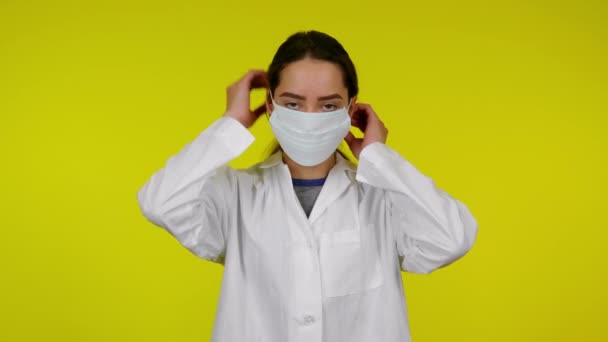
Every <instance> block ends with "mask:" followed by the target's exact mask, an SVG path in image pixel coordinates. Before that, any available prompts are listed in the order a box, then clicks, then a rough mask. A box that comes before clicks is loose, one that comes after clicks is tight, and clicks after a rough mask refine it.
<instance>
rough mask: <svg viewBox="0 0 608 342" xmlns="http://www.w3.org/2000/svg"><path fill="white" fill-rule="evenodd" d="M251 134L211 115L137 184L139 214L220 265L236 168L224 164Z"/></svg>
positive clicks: (244, 145)
mask: <svg viewBox="0 0 608 342" xmlns="http://www.w3.org/2000/svg"><path fill="white" fill-rule="evenodd" d="M254 139H255V138H254V136H253V135H252V134H251V132H249V130H248V129H247V128H246V127H245V126H243V125H242V124H241V123H240V122H238V121H237V120H235V119H233V118H230V117H227V116H222V117H220V118H219V119H217V120H216V121H215V122H213V123H212V124H211V125H210V126H209V127H208V128H207V129H205V130H203V131H202V132H201V133H200V134H199V135H198V136H197V137H196V138H195V139H194V141H192V142H190V143H189V144H187V145H186V146H185V147H183V148H182V149H181V151H179V152H178V153H177V154H176V155H174V156H172V157H170V158H169V159H168V160H167V162H166V163H165V165H164V167H163V168H161V169H160V170H158V171H156V172H155V173H154V174H153V175H152V176H151V178H150V179H149V180H148V181H147V182H146V183H145V184H144V185H143V187H141V188H140V189H139V191H138V192H137V201H138V203H139V207H140V210H141V212H142V214H143V215H144V216H145V217H146V218H147V219H148V220H149V221H150V222H152V223H153V224H155V225H156V226H158V227H161V228H164V229H165V230H166V231H168V232H169V233H170V234H171V235H173V236H174V237H175V238H176V239H177V240H178V241H179V242H180V243H181V244H182V245H183V246H184V247H186V248H187V249H188V250H190V251H191V252H192V253H194V254H195V255H197V256H199V257H201V258H203V259H206V260H209V261H213V262H217V263H220V264H223V262H224V254H225V250H226V241H227V235H228V234H229V228H228V227H229V219H230V218H231V217H233V215H232V214H233V213H232V211H234V210H236V206H235V204H234V203H235V202H234V201H235V198H236V174H235V172H236V171H235V170H234V169H233V168H231V167H230V166H228V165H227V163H228V162H229V161H230V160H232V159H234V158H236V157H238V156H239V155H240V154H241V153H243V152H244V151H245V150H246V149H247V148H248V147H249V145H250V144H251V143H252V142H253V141H254Z"/></svg>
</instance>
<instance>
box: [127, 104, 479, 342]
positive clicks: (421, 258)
mask: <svg viewBox="0 0 608 342" xmlns="http://www.w3.org/2000/svg"><path fill="white" fill-rule="evenodd" d="M254 139H255V138H254V136H253V135H252V134H251V133H250V132H249V130H248V129H247V128H246V127H245V126H243V125H242V124H241V123H240V122H238V121H237V120H235V119H232V118H230V117H226V116H222V117H220V118H219V119H217V120H216V121H215V122H213V123H212V124H211V125H210V126H209V127H208V128H207V129H205V130H204V131H203V132H201V133H200V135H198V136H197V137H196V139H195V140H194V141H192V142H191V143H189V144H188V145H186V146H185V147H184V148H183V149H182V150H181V151H180V152H179V153H178V154H177V155H175V156H173V157H171V158H169V159H168V160H167V162H166V164H165V166H164V167H163V168H162V169H160V170H158V171H157V172H156V173H155V174H153V175H152V177H151V178H150V179H149V180H148V182H147V183H146V184H145V185H144V186H143V187H142V188H141V189H140V190H139V192H138V194H137V198H138V202H139V205H140V208H141V210H142V213H143V214H144V215H145V217H147V218H148V219H149V220H150V221H151V222H153V223H154V224H155V225H157V226H159V227H162V228H164V229H165V230H166V231H168V232H169V233H170V234H171V235H173V236H174V237H175V238H176V239H177V240H178V241H179V242H180V243H181V244H182V245H183V246H184V247H185V248H187V249H188V250H190V251H191V252H192V253H194V254H195V255H197V256H198V257H200V258H203V259H206V260H209V261H212V262H216V263H220V264H222V265H224V273H223V279H222V284H221V291H220V299H219V304H218V307H217V312H216V317H215V321H214V328H213V334H212V341H213V342H258V341H259V342H342V341H344V342H406V341H410V340H411V338H410V331H409V326H408V316H407V310H406V302H405V295H404V291H403V287H402V279H401V273H400V271H401V270H403V271H409V272H413V273H429V272H431V271H433V270H435V269H437V268H440V267H443V266H446V265H448V264H450V263H452V262H454V261H455V260H457V259H458V258H460V257H462V256H463V255H464V254H465V253H467V251H468V250H469V249H470V248H471V247H472V245H473V242H474V240H475V238H476V234H477V222H476V220H475V218H474V217H473V216H472V215H471V213H470V212H469V210H468V209H467V207H466V206H465V205H464V204H463V203H461V202H460V201H458V200H456V199H454V198H452V197H451V196H450V195H448V194H447V193H446V192H444V191H442V190H441V189H439V188H438V187H436V186H435V184H434V182H433V180H432V179H431V178H429V177H427V176H425V175H423V174H422V173H421V172H420V171H418V170H417V169H416V168H415V167H414V166H413V165H412V164H411V163H409V162H408V161H407V160H406V159H404V158H403V157H402V156H401V155H399V154H398V153H397V152H396V151H394V150H392V149H391V148H389V147H388V146H387V145H385V144H383V143H379V142H376V143H372V144H370V145H368V146H366V147H365V148H364V149H363V150H362V151H361V153H360V156H359V163H358V166H357V165H355V164H353V163H351V162H350V161H348V160H346V159H345V158H343V157H342V156H341V155H340V154H339V153H335V156H336V165H335V166H334V167H333V168H332V169H331V170H330V172H329V174H328V176H327V179H326V181H325V184H324V186H323V188H322V190H321V192H320V194H319V197H318V198H317V201H316V202H315V204H314V207H313V210H312V212H311V213H310V217H308V218H307V217H306V214H305V213H304V211H303V209H302V207H301V205H300V203H299V202H298V199H297V197H296V195H295V192H294V189H293V185H292V182H291V175H290V172H289V169H288V168H287V165H286V164H284V163H283V162H282V151H281V150H279V151H278V152H276V153H274V154H273V155H272V156H270V157H269V158H267V159H266V160H265V161H263V162H261V163H258V164H256V165H253V166H251V167H249V168H246V169H235V168H232V167H230V166H229V165H227V162H229V161H230V160H232V159H234V158H236V157H237V156H239V155H240V154H241V153H242V152H244V151H245V150H246V149H247V148H248V146H249V145H250V144H251V143H252V142H253V141H254Z"/></svg>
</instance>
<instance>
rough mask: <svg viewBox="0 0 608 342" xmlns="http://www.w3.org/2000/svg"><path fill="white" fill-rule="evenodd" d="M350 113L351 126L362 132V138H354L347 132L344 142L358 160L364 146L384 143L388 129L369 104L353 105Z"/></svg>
mask: <svg viewBox="0 0 608 342" xmlns="http://www.w3.org/2000/svg"><path fill="white" fill-rule="evenodd" d="M351 111H352V115H351V120H350V121H351V124H352V125H353V126H354V127H357V128H359V129H360V130H361V132H363V137H362V138H356V137H355V136H354V135H353V133H352V132H348V134H347V135H346V137H344V140H345V141H346V143H347V144H348V147H349V148H350V150H351V151H352V152H353V154H354V155H355V157H356V158H357V159H359V154H360V153H361V151H362V150H363V149H364V148H365V146H367V145H369V144H371V143H374V142H381V143H383V144H384V143H386V136H387V135H388V129H387V128H386V127H385V126H384V123H383V122H382V121H380V118H379V117H378V115H377V114H376V112H374V110H373V109H372V107H371V106H370V105H369V104H366V103H355V104H354V105H353V108H352V109H351Z"/></svg>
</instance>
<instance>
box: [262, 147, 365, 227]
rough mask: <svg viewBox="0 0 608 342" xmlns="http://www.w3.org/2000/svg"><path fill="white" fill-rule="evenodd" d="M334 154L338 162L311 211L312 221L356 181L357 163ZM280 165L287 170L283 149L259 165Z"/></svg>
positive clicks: (330, 172) (272, 166)
mask: <svg viewBox="0 0 608 342" xmlns="http://www.w3.org/2000/svg"><path fill="white" fill-rule="evenodd" d="M334 155H335V157H336V164H335V165H334V166H333V167H332V168H331V170H329V174H328V175H327V179H326V181H325V184H324V186H323V188H322V189H321V192H320V193H319V197H318V198H317V200H316V202H315V205H314V206H313V209H312V212H311V213H310V216H309V220H310V222H313V221H314V220H316V219H317V218H318V217H319V216H320V215H321V214H322V213H323V211H325V209H327V207H328V206H329V205H331V203H332V202H333V201H335V200H336V199H337V198H338V197H339V196H340V195H342V193H343V192H344V191H345V190H346V189H347V188H348V186H349V185H350V184H353V183H355V182H356V172H357V165H356V164H355V163H353V162H351V161H350V160H348V159H346V158H344V157H343V156H342V155H341V154H340V153H338V152H334ZM279 165H283V166H284V167H285V169H286V170H287V167H286V166H287V165H286V164H285V163H283V151H282V150H280V149H279V150H278V151H276V152H275V153H273V154H272V155H271V156H270V157H268V158H266V160H264V161H263V162H262V163H260V165H259V167H260V168H262V169H271V168H274V167H276V166H279ZM286 185H287V184H286ZM289 187H291V184H289Z"/></svg>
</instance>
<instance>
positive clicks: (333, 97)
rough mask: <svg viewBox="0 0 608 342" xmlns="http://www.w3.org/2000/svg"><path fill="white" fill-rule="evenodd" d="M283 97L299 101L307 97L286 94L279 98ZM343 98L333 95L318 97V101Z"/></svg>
mask: <svg viewBox="0 0 608 342" xmlns="http://www.w3.org/2000/svg"><path fill="white" fill-rule="evenodd" d="M281 96H285V97H291V98H294V99H298V100H306V97H305V96H302V95H298V94H294V93H290V92H284V93H282V94H281V95H279V97H281ZM341 98H342V96H340V94H331V95H327V96H319V97H317V100H319V101H323V100H331V99H341Z"/></svg>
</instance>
